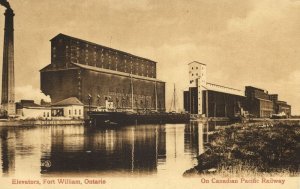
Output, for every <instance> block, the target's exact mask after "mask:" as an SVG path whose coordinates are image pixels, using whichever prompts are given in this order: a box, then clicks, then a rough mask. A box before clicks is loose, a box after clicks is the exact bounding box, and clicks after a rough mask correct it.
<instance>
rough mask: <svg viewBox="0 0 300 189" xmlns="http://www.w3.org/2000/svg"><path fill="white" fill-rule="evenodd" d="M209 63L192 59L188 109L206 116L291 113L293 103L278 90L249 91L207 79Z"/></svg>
mask: <svg viewBox="0 0 300 189" xmlns="http://www.w3.org/2000/svg"><path fill="white" fill-rule="evenodd" d="M206 75H207V74H206V64H203V63H200V62H197V61H193V62H191V63H189V79H190V82H189V90H188V91H184V93H183V102H184V103H183V104H184V109H185V111H187V112H189V113H190V114H198V115H201V116H206V117H236V116H241V115H242V116H247V115H248V114H250V116H253V117H261V118H266V117H271V116H272V114H279V113H281V114H282V113H284V114H285V115H287V116H288V117H289V116H290V115H291V106H290V105H288V104H287V103H286V102H284V101H279V100H278V94H269V93H268V91H266V90H263V89H259V88H256V87H252V86H246V87H245V91H243V90H238V89H234V88H231V87H225V86H221V85H217V84H213V83H209V82H207V79H206Z"/></svg>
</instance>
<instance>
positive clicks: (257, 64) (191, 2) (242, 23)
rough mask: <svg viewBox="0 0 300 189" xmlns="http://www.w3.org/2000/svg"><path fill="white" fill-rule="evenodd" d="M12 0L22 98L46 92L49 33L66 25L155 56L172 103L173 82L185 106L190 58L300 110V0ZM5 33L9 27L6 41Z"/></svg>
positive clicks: (218, 79) (215, 78)
mask: <svg viewBox="0 0 300 189" xmlns="http://www.w3.org/2000/svg"><path fill="white" fill-rule="evenodd" d="M9 2H10V4H11V7H12V9H13V10H14V11H15V14H16V15H15V20H14V21H15V23H14V27H15V75H16V100H19V99H24V98H25V99H35V100H36V101H38V100H39V99H40V98H45V97H44V95H43V94H41V93H40V74H39V70H40V69H42V68H43V67H45V66H46V65H48V64H49V63H50V41H49V40H50V39H51V38H53V37H54V36H55V35H57V34H59V33H64V34H67V35H71V36H74V37H77V38H81V39H84V40H88V41H91V42H95V43H98V44H101V45H104V46H109V47H112V48H115V49H118V50H122V51H126V52H129V53H131V54H135V55H138V56H142V57H145V58H148V59H151V60H154V61H157V62H158V63H157V73H158V78H159V79H161V80H163V81H166V82H167V87H166V90H167V91H166V92H167V94H166V100H167V109H169V106H170V102H171V99H172V90H173V85H174V83H175V84H176V91H177V102H178V103H179V104H180V106H181V107H182V101H183V98H182V93H183V90H186V89H187V87H188V84H189V82H188V81H189V79H188V66H187V64H188V63H189V62H191V61H199V62H202V63H205V64H206V65H207V80H208V81H209V82H212V83H216V84H220V85H225V86H228V87H232V88H237V89H244V86H247V85H251V86H255V87H258V88H262V89H265V90H268V91H269V93H277V94H279V99H280V100H284V101H287V102H288V103H289V104H291V105H292V114H298V115H300V101H299V100H298V99H299V97H300V66H299V60H300V32H299V31H300V0H281V1H276V0H243V1H241V0H181V1H179V0H172V1H170V0H127V1H124V0H51V1H50V0H10V1H9ZM1 11H2V12H3V13H4V11H5V8H4V7H0V12H1ZM0 27H2V28H4V16H2V19H1V18H0ZM1 36H3V30H0V44H3V37H1ZM2 50H3V48H2V46H0V51H2ZM0 59H1V60H2V53H0ZM0 69H2V68H0ZM1 72H2V70H1Z"/></svg>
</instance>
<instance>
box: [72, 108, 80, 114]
mask: <svg viewBox="0 0 300 189" xmlns="http://www.w3.org/2000/svg"><path fill="white" fill-rule="evenodd" d="M69 115H72V110H69ZM74 115H77V109H75V110H74ZM78 115H81V110H80V109H79V110H78Z"/></svg>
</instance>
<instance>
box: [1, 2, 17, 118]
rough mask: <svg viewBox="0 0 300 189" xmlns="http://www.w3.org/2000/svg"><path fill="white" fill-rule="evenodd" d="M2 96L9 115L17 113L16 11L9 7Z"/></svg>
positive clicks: (6, 17) (4, 48)
mask: <svg viewBox="0 0 300 189" xmlns="http://www.w3.org/2000/svg"><path fill="white" fill-rule="evenodd" d="M4 15H5V28H4V46H3V70H2V97H1V104H2V107H3V108H4V110H5V111H6V112H7V116H13V115H15V114H16V107H15V74H14V15H15V14H14V11H13V10H12V9H11V8H10V7H7V9H6V11H5V13H4Z"/></svg>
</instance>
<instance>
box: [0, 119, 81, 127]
mask: <svg viewBox="0 0 300 189" xmlns="http://www.w3.org/2000/svg"><path fill="white" fill-rule="evenodd" d="M83 124H84V120H4V119H2V120H0V127H19V126H21V127H22V126H26V127H27V126H28V127H30V126H51V125H83Z"/></svg>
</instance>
